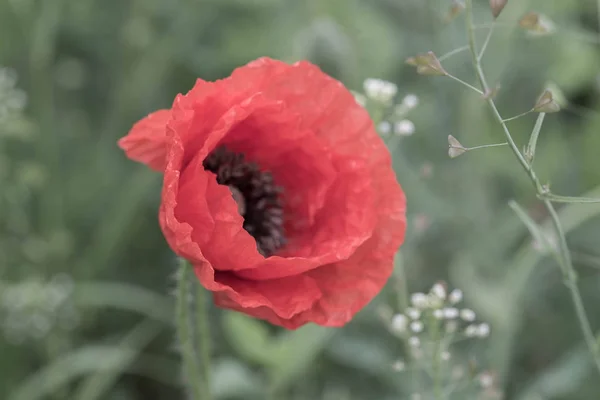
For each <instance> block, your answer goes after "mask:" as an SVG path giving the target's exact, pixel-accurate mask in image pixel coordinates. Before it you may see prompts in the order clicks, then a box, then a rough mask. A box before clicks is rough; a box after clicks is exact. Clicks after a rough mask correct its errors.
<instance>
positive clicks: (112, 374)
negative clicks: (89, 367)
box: [74, 320, 162, 400]
mask: <svg viewBox="0 0 600 400" xmlns="http://www.w3.org/2000/svg"><path fill="white" fill-rule="evenodd" d="M161 328H162V326H161V325H159V324H157V323H156V322H155V321H152V320H146V321H144V322H142V323H140V324H139V325H138V326H136V327H135V328H133V329H132V330H131V331H130V332H129V333H128V334H127V335H126V336H125V337H124V338H123V340H122V341H121V343H120V346H122V347H123V348H126V349H129V350H130V351H125V352H124V353H123V356H122V357H121V358H120V360H119V361H120V362H119V363H115V365H114V367H113V368H111V369H110V370H108V371H102V370H101V371H96V372H95V373H94V374H92V375H90V376H89V377H87V378H86V379H85V380H84V381H83V382H82V383H81V384H80V386H79V390H78V391H77V394H76V395H75V396H74V399H79V400H96V399H103V398H106V397H105V396H104V395H105V394H106V393H107V392H108V391H109V390H110V389H111V388H112V387H113V386H114V384H115V383H116V381H117V380H118V379H119V376H120V375H122V373H123V372H124V371H126V370H127V368H128V367H129V365H130V364H131V363H133V361H134V360H135V358H136V357H137V356H138V355H139V353H140V352H141V351H142V350H143V347H145V346H146V345H147V344H148V343H150V341H151V340H152V339H154V338H155V337H156V336H157V335H158V334H159V333H160V330H161ZM103 396H104V397H103Z"/></svg>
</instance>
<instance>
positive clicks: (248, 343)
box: [223, 312, 276, 366]
mask: <svg viewBox="0 0 600 400" xmlns="http://www.w3.org/2000/svg"><path fill="white" fill-rule="evenodd" d="M223 328H224V331H225V335H226V336H227V339H228V341H229V343H230V344H231V345H232V346H233V347H234V349H235V350H236V351H237V353H238V354H239V355H240V356H242V357H243V358H244V359H246V360H248V361H251V362H255V363H258V364H261V365H264V366H272V365H273V363H274V362H275V361H276V360H275V359H274V358H273V351H272V349H271V347H270V343H269V342H270V335H269V333H268V332H267V329H266V327H265V326H264V325H263V324H262V323H261V322H260V321H258V320H256V319H253V318H250V317H248V316H246V315H244V314H240V313H236V312H227V313H225V314H224V316H223Z"/></svg>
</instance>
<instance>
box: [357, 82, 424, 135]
mask: <svg viewBox="0 0 600 400" xmlns="http://www.w3.org/2000/svg"><path fill="white" fill-rule="evenodd" d="M363 90H364V94H363V93H356V92H355V93H354V97H355V99H356V102H357V103H359V104H360V105H362V106H363V107H366V108H367V110H369V111H370V113H371V114H372V116H373V120H374V122H375V123H376V124H377V131H378V132H379V134H380V135H381V136H389V135H390V134H392V133H393V134H395V135H398V136H410V135H412V134H413V133H414V132H415V124H414V123H413V122H412V121H411V120H409V119H407V118H406V116H407V115H408V113H409V112H411V111H412V110H414V109H415V108H416V107H417V106H418V105H419V98H418V97H417V96H416V95H414V94H407V95H406V96H404V97H403V98H402V100H401V101H400V102H399V103H396V102H395V100H396V96H397V94H398V87H397V86H396V85H395V84H394V83H392V82H388V81H384V80H382V79H375V78H368V79H366V80H365V81H364V83H363Z"/></svg>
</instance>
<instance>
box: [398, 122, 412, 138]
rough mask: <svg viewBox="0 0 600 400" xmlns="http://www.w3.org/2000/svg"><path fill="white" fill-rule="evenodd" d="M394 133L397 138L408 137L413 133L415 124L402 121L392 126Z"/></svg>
mask: <svg viewBox="0 0 600 400" xmlns="http://www.w3.org/2000/svg"><path fill="white" fill-rule="evenodd" d="M394 133H395V134H396V135H398V136H410V135H412V134H413V133H415V124H414V123H413V122H412V121H411V120H408V119H403V120H401V121H398V122H396V123H395V124H394Z"/></svg>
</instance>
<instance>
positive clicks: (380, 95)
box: [363, 78, 398, 104]
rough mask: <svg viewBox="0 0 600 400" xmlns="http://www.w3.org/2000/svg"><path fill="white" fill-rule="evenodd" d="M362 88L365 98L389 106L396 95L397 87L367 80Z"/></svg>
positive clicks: (388, 83)
mask: <svg viewBox="0 0 600 400" xmlns="http://www.w3.org/2000/svg"><path fill="white" fill-rule="evenodd" d="M363 87H364V89H365V94H366V95H367V97H369V98H370V99H373V100H375V101H378V102H380V103H384V104H389V103H390V102H391V101H392V99H393V98H394V96H396V93H398V87H397V86H396V85H395V84H393V83H392V82H388V81H384V80H382V79H375V78H368V79H366V80H365V82H364V84H363Z"/></svg>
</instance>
